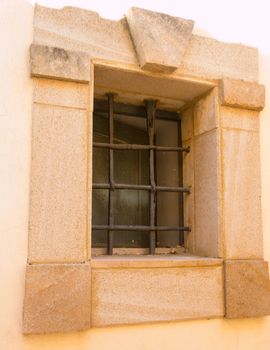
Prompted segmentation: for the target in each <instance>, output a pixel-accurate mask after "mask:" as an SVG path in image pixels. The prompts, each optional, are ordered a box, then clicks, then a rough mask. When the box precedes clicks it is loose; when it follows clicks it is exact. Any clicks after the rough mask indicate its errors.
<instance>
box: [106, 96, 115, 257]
mask: <svg viewBox="0 0 270 350" xmlns="http://www.w3.org/2000/svg"><path fill="white" fill-rule="evenodd" d="M107 96H108V116H109V143H110V144H111V143H113V94H108V95H107ZM113 155H114V152H113V149H110V153H109V157H110V158H109V163H110V164H109V182H110V188H109V208H108V215H109V220H108V221H109V227H112V226H113V224H114V205H113V190H114V159H113ZM107 249H108V254H109V255H112V254H113V230H112V229H108V243H107Z"/></svg>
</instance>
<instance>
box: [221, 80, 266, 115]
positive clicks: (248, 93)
mask: <svg viewBox="0 0 270 350" xmlns="http://www.w3.org/2000/svg"><path fill="white" fill-rule="evenodd" d="M220 94H221V96H220V98H221V104H223V105H225V106H229V107H238V108H244V109H251V110H255V111H261V110H262V109H263V108H264V103H265V88H264V85H261V84H258V83H256V82H246V81H243V80H235V79H229V78H225V79H223V80H221V89H220Z"/></svg>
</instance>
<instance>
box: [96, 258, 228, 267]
mask: <svg viewBox="0 0 270 350" xmlns="http://www.w3.org/2000/svg"><path fill="white" fill-rule="evenodd" d="M222 264H223V260H222V259H215V258H203V257H199V256H193V255H172V254H171V255H155V256H153V255H144V256H109V255H105V256H104V255H103V256H99V257H95V258H94V259H92V260H91V266H92V268H93V269H107V268H108V269H117V268H147V269H149V268H160V267H163V268H175V267H213V266H222Z"/></svg>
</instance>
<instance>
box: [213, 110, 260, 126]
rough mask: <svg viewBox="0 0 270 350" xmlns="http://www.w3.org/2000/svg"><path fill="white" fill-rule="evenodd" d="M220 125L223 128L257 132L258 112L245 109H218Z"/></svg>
mask: <svg viewBox="0 0 270 350" xmlns="http://www.w3.org/2000/svg"><path fill="white" fill-rule="evenodd" d="M219 112H220V118H221V123H222V126H223V127H224V128H230V129H240V130H247V131H259V124H260V119H259V112H257V111H251V110H247V109H240V108H232V107H227V106H220V107H219Z"/></svg>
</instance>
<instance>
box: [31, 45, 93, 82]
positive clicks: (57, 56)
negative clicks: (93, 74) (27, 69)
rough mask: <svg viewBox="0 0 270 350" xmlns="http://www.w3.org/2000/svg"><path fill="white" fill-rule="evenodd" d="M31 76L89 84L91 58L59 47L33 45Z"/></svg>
mask: <svg viewBox="0 0 270 350" xmlns="http://www.w3.org/2000/svg"><path fill="white" fill-rule="evenodd" d="M30 62H31V74H32V76H36V77H43V78H53V79H60V80H69V81H76V82H81V83H88V82H89V80H90V56H89V55H88V54H86V53H83V52H76V51H69V50H65V49H61V48H57V47H50V46H42V45H35V44H33V45H31V48H30Z"/></svg>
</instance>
